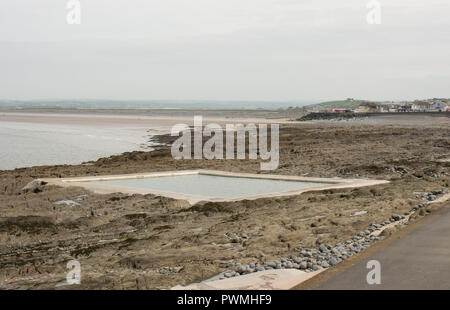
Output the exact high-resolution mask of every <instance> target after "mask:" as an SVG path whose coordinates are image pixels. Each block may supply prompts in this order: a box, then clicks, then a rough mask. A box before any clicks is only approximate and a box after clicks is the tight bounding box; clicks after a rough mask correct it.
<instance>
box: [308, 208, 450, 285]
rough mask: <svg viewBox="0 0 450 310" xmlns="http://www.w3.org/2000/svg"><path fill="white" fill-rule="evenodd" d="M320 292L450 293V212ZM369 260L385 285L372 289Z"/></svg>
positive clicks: (357, 265) (334, 279)
mask: <svg viewBox="0 0 450 310" xmlns="http://www.w3.org/2000/svg"><path fill="white" fill-rule="evenodd" d="M446 209H447V210H446V211H444V212H443V213H442V214H440V215H438V216H437V217H436V218H434V219H432V220H431V221H430V222H428V223H425V224H424V225H422V226H420V227H419V228H417V229H416V230H414V231H413V232H411V233H410V234H408V235H406V236H404V237H403V238H401V239H399V240H397V241H395V242H394V243H392V244H391V245H389V246H387V247H386V248H384V249H382V250H380V251H378V252H377V253H375V254H374V255H372V256H370V257H368V258H366V259H364V260H362V261H361V262H359V263H358V264H356V265H354V266H352V267H350V268H348V269H347V270H345V271H344V272H342V273H341V274H338V275H337V276H336V277H334V278H332V279H331V280H329V281H327V282H325V283H323V284H321V285H320V286H319V287H317V289H345V290H352V289H427V290H428V289H447V290H448V289H450V208H448V207H446ZM369 260H378V261H379V262H380V264H381V284H379V285H369V284H367V281H366V276H367V273H368V272H369V271H370V270H369V269H367V268H366V264H367V262H368V261H369Z"/></svg>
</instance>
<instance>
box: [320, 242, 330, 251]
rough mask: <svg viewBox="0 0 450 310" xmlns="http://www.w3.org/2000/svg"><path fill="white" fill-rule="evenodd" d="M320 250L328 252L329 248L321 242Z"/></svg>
mask: <svg viewBox="0 0 450 310" xmlns="http://www.w3.org/2000/svg"><path fill="white" fill-rule="evenodd" d="M319 251H320V252H327V251H328V249H327V247H326V246H325V245H324V244H321V245H319Z"/></svg>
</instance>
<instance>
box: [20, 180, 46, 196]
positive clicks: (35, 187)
mask: <svg viewBox="0 0 450 310" xmlns="http://www.w3.org/2000/svg"><path fill="white" fill-rule="evenodd" d="M45 184H47V183H46V182H44V181H42V180H39V179H36V180H33V181H31V182H30V183H28V184H27V185H25V186H24V187H23V188H22V189H21V192H22V193H39V192H40V191H41V190H40V188H39V187H40V186H42V185H45Z"/></svg>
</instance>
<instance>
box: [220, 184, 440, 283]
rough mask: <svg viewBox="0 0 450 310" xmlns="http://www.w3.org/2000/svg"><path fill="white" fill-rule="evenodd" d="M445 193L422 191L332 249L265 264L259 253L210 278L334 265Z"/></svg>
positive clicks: (422, 212) (308, 251)
mask: <svg viewBox="0 0 450 310" xmlns="http://www.w3.org/2000/svg"><path fill="white" fill-rule="evenodd" d="M448 193H449V190H448V189H442V190H436V191H432V192H422V193H420V197H422V198H423V199H425V201H424V202H423V203H420V204H418V205H417V206H414V207H413V208H412V209H411V210H410V211H408V212H405V213H404V214H392V216H391V217H390V218H389V219H388V220H386V221H384V222H382V223H379V224H377V223H375V222H373V223H372V224H371V225H370V226H369V227H368V228H367V230H364V231H360V232H359V233H358V234H356V235H354V236H353V237H351V238H350V239H347V240H346V241H345V242H341V243H337V244H336V245H335V246H331V245H329V244H320V245H319V246H318V247H317V248H310V249H302V250H300V251H299V252H298V255H297V256H294V257H281V259H279V260H269V261H267V260H266V259H265V254H264V253H261V254H260V260H259V261H256V262H251V263H248V264H241V263H239V262H234V261H230V262H228V263H227V266H226V267H227V268H228V269H227V270H226V271H224V272H222V273H221V274H220V275H219V276H217V277H214V278H213V279H225V278H231V277H236V276H240V275H245V274H249V273H253V272H258V271H264V270H273V269H298V270H302V271H304V272H313V271H317V270H320V269H326V268H329V267H332V266H335V265H337V264H339V263H341V262H342V261H344V260H346V259H348V258H350V257H352V256H354V255H355V254H358V253H360V252H361V251H363V250H365V249H366V248H368V247H370V246H371V245H372V244H373V243H374V242H377V241H379V240H382V239H384V238H385V236H386V233H385V230H386V229H389V228H393V227H396V226H397V227H398V226H404V225H408V224H409V223H410V222H411V221H412V220H413V218H412V215H414V214H415V213H416V212H419V215H421V216H424V215H426V214H428V213H430V212H431V211H430V210H429V209H427V206H428V205H429V204H430V203H431V202H432V201H436V199H438V198H439V197H442V196H444V195H447V194H448ZM237 238H239V237H237Z"/></svg>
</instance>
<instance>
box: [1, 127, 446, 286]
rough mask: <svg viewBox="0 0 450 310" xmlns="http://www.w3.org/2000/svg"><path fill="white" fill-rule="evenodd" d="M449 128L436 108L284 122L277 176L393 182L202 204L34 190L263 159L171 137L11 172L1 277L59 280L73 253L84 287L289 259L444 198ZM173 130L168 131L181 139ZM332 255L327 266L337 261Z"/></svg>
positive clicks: (187, 279)
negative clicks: (393, 117)
mask: <svg viewBox="0 0 450 310" xmlns="http://www.w3.org/2000/svg"><path fill="white" fill-rule="evenodd" d="M449 130H450V129H449V128H448V127H442V128H440V130H436V122H435V119H434V118H429V119H427V118H425V119H424V120H423V121H422V122H420V123H418V125H417V126H416V127H415V128H414V127H411V126H410V125H407V126H403V125H402V124H399V125H396V126H390V125H389V126H385V125H379V124H378V125H374V126H372V125H367V124H362V125H360V124H352V125H350V126H347V125H345V124H344V125H340V124H336V125H334V124H326V125H324V124H321V123H314V124H308V125H301V124H290V125H284V126H280V166H279V169H278V170H276V171H273V172H271V174H278V175H291V176H308V177H341V178H373V179H386V180H389V181H390V182H391V183H389V184H380V185H376V186H370V187H367V188H358V189H355V188H347V189H336V190H324V191H318V192H305V193H302V194H300V195H295V196H287V197H276V198H260V199H256V200H244V201H236V202H208V203H197V204H195V205H193V206H191V205H189V203H187V202H186V201H183V200H175V199H170V198H166V197H161V196H155V195H140V194H136V195H125V194H121V193H110V194H105V195H100V194H95V193H93V192H91V191H89V190H86V189H84V188H79V187H69V188H61V187H57V186H48V185H45V186H40V187H39V188H38V189H37V190H36V192H23V191H22V188H23V187H24V186H25V185H27V184H28V183H29V182H30V181H33V180H34V179H36V178H64V177H85V176H101V175H114V174H125V173H129V174H131V173H142V172H143V171H148V172H162V171H175V170H189V169H210V170H221V171H230V172H237V173H240V172H243V173H261V172H260V171H259V166H260V165H259V164H260V162H259V161H258V160H255V161H253V160H233V161H226V160H183V161H175V160H173V158H172V157H171V154H170V150H169V149H168V147H161V148H160V149H159V150H155V151H152V152H147V151H137V152H127V153H124V154H122V155H115V156H110V157H106V158H101V159H99V160H97V161H92V162H90V163H88V164H86V165H50V166H37V167H33V168H20V169H16V170H14V171H0V176H1V177H0V180H1V181H0V213H1V214H2V216H1V217H0V240H1V242H0V259H1V261H2V264H3V265H2V268H1V270H2V272H1V273H0V287H2V288H31V289H38V288H39V289H44V288H46V289H55V288H56V287H55V285H57V283H59V282H61V281H62V280H63V279H65V264H66V263H67V261H68V260H70V259H77V260H79V261H80V263H81V266H82V270H83V282H82V284H81V285H79V286H76V287H74V288H78V289H108V288H121V289H126V288H138V289H149V288H153V289H169V288H171V287H174V286H176V285H181V286H186V285H188V284H190V283H200V282H202V281H203V280H207V279H210V278H212V277H214V276H217V275H218V274H221V273H223V272H225V271H227V270H229V269H230V268H234V267H236V268H238V265H237V263H238V262H239V263H240V264H241V267H243V266H247V265H248V266H253V265H251V264H254V265H255V266H256V264H260V265H261V266H264V265H265V264H266V263H270V262H273V261H275V260H280V257H282V258H285V259H286V260H285V262H289V261H288V260H293V259H295V257H300V254H301V253H305V252H302V251H308V250H309V249H316V248H317V246H318V245H319V244H327V245H330V246H332V247H335V246H336V245H337V244H338V243H342V242H345V241H346V240H348V239H349V238H350V239H351V238H352V236H355V234H358V232H361V231H364V230H367V227H369V226H370V225H371V223H373V222H376V223H377V224H381V223H383V222H384V221H386V219H387V218H389V217H391V216H392V215H393V214H399V215H402V214H404V213H405V212H409V211H410V210H411V208H412V207H414V206H416V205H418V204H421V203H424V202H426V201H428V200H429V199H435V198H436V197H437V196H436V197H433V195H434V194H433V192H436V191H441V190H443V189H448V188H449V184H450V165H449V163H448V162H447V161H446V160H445V159H447V158H448V156H449V154H448V147H449V145H450V140H449V137H450V132H449ZM171 138H172V137H170V136H158V138H157V140H158V142H160V143H170V141H171ZM343 154H345V156H343ZM446 184H447V185H446ZM425 210H426V208H425V209H424V212H426V211H425ZM363 211H364V212H363ZM419 213H420V210H419ZM417 216H418V217H419V218H421V217H422V215H420V214H418V215H417ZM26 253H28V254H26ZM261 253H264V256H262V255H261ZM301 255H303V254H301ZM305 255H306V254H305ZM302 257H303V256H302ZM330 259H331V258H330ZM322 260H323V258H320V264H323V265H326V264H324V262H325V261H322ZM302 262H303V261H302ZM232 263H233V264H234V265H232ZM280 263H282V262H281V261H280ZM317 263H319V261H317ZM270 264H271V265H273V264H272V263H270ZM230 266H232V267H230ZM233 266H234V267H233ZM244 272H245V271H244ZM236 279H238V278H236ZM61 288H62V289H63V287H61ZM66 288H67V287H66ZM56 289H59V287H57V288H56Z"/></svg>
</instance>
